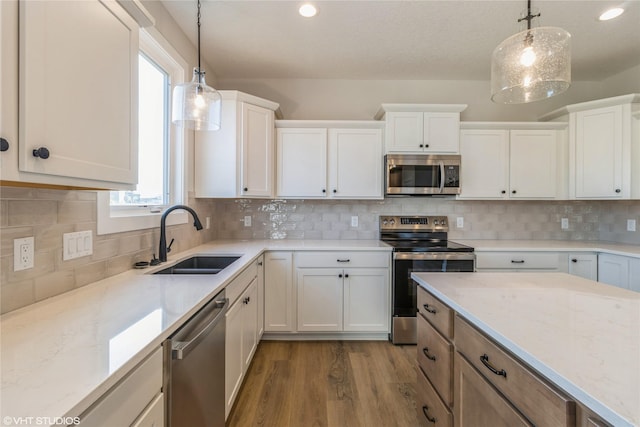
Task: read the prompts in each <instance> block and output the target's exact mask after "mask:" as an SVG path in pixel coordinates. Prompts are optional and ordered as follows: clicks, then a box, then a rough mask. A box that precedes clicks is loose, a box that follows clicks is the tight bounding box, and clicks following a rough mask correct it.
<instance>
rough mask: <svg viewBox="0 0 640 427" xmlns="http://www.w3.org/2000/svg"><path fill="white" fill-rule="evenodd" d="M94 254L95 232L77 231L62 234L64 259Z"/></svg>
mask: <svg viewBox="0 0 640 427" xmlns="http://www.w3.org/2000/svg"><path fill="white" fill-rule="evenodd" d="M91 254H93V232H92V231H91V230H87V231H76V232H75V233H64V234H63V235H62V260H63V261H67V260H70V259H75V258H80V257H83V256H88V255H91Z"/></svg>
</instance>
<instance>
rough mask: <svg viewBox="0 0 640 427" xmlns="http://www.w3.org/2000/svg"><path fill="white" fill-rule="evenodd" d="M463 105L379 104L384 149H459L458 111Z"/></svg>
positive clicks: (449, 151) (438, 150)
mask: <svg viewBox="0 0 640 427" xmlns="http://www.w3.org/2000/svg"><path fill="white" fill-rule="evenodd" d="M465 108H467V106H466V105H455V104H451V105H449V104H443V105H440V104H433V105H432V104H382V106H381V107H380V110H378V112H377V113H376V116H375V118H376V119H377V120H380V119H384V120H385V124H386V130H385V152H387V153H458V152H459V138H460V112H461V111H463V110H464V109H465Z"/></svg>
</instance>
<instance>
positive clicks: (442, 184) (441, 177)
mask: <svg viewBox="0 0 640 427" xmlns="http://www.w3.org/2000/svg"><path fill="white" fill-rule="evenodd" d="M438 164H439V165H440V193H442V192H443V191H444V162H443V161H442V160H440V161H439V162H438Z"/></svg>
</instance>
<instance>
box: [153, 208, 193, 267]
mask: <svg viewBox="0 0 640 427" xmlns="http://www.w3.org/2000/svg"><path fill="white" fill-rule="evenodd" d="M176 209H184V210H185V211H187V212H189V213H190V214H191V216H192V217H193V226H194V227H195V228H196V230H202V224H201V223H200V218H198V214H196V211H194V210H193V209H191V208H190V207H189V206H185V205H174V206H171V207H169V208H167V210H166V211H164V213H163V214H162V217H160V247H159V248H158V257H159V260H160V262H166V261H167V252H169V251H170V250H171V249H170V247H169V248H167V233H166V224H165V223H166V222H167V215H169V213H171V212H172V211H174V210H176ZM171 243H173V240H171ZM169 246H171V244H169Z"/></svg>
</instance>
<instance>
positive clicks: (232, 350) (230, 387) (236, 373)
mask: <svg viewBox="0 0 640 427" xmlns="http://www.w3.org/2000/svg"><path fill="white" fill-rule="evenodd" d="M243 306H244V304H243V303H242V298H240V299H238V300H237V301H236V303H235V304H233V306H231V308H229V311H227V314H226V315H225V316H226V330H225V344H224V345H225V347H224V352H225V356H224V357H225V362H224V384H225V387H224V389H225V393H224V396H225V418H226V417H227V416H228V415H229V412H230V411H231V408H232V407H233V401H234V400H235V397H236V394H238V390H240V385H241V384H242V374H243V367H244V362H243V358H242V330H243V324H242V311H243V310H242V308H243Z"/></svg>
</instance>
